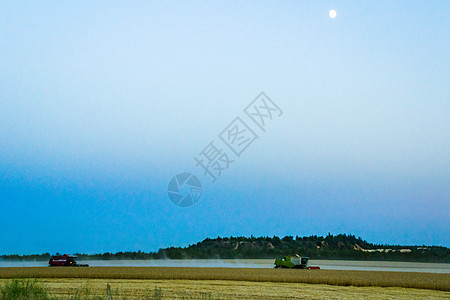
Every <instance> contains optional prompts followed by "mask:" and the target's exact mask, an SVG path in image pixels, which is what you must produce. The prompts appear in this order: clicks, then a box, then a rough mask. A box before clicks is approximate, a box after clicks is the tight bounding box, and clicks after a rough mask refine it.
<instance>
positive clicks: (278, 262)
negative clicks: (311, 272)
mask: <svg viewBox="0 0 450 300" xmlns="http://www.w3.org/2000/svg"><path fill="white" fill-rule="evenodd" d="M308 260H309V258H308V257H301V256H300V255H298V254H294V255H292V256H285V257H283V258H277V259H275V268H289V269H307V268H308Z"/></svg>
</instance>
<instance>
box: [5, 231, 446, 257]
mask: <svg viewBox="0 0 450 300" xmlns="http://www.w3.org/2000/svg"><path fill="white" fill-rule="evenodd" d="M295 253H297V254H300V255H302V256H308V257H310V258H311V259H354V260H395V261H418V262H446V263H450V249H449V248H447V247H440V246H400V245H376V244H372V243H369V242H367V241H365V240H363V239H361V238H359V237H358V238H356V237H355V236H354V235H346V234H339V235H331V234H329V235H327V236H326V237H323V236H316V235H314V236H307V237H298V236H296V237H295V238H294V237H293V236H285V237H283V238H279V237H277V236H273V237H254V236H251V237H226V238H221V237H218V238H215V239H210V238H207V239H205V240H203V241H201V242H199V243H197V244H193V245H190V246H188V247H170V248H165V249H160V250H159V251H158V252H149V253H146V252H141V251H137V252H117V253H108V252H107V253H103V254H76V255H78V257H79V259H80V260H86V259H200V258H201V259H227V258H231V259H234V258H240V259H252V258H275V257H281V256H285V255H289V254H295ZM49 257H50V254H48V253H45V254H42V255H23V256H20V255H3V256H0V259H4V260H47V259H48V258H49Z"/></svg>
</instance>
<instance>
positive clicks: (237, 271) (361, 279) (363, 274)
mask: <svg viewBox="0 0 450 300" xmlns="http://www.w3.org/2000/svg"><path fill="white" fill-rule="evenodd" d="M0 278H3V279H7V278H59V279H63V278H78V279H133V280H140V279H149V280H202V281H203V280H209V281H211V280H216V281H217V280H219V281H246V282H276V283H309V284H327V285H336V286H354V287H402V288H416V289H430V290H440V291H447V292H448V291H450V274H437V273H413V272H384V271H383V272H381V271H342V270H288V269H256V268H255V269H251V268H174V267H87V268H83V267H55V268H51V267H29V268H19V267H18V268H0Z"/></svg>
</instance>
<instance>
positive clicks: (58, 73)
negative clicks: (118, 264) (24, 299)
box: [0, 1, 450, 254]
mask: <svg viewBox="0 0 450 300" xmlns="http://www.w3.org/2000/svg"><path fill="white" fill-rule="evenodd" d="M330 9H335V10H336V11H337V17H336V18H335V19H330V18H329V16H328V12H329V10H330ZM449 17H450V3H449V2H448V1H433V2H429V1H395V2H391V1H364V2H361V1H321V2H318V3H317V2H316V1H308V2H306V1H305V2H303V1H281V2H279V1H278V2H275V1H274V2H270V1H245V2H244V1H240V2H238V1H234V2H233V1H231V2H230V1H217V2H212V1H211V2H196V1H191V2H186V1H172V2H170V4H169V3H165V2H162V1H161V2H148V1H142V2H140V1H135V2H133V3H132V4H125V3H122V2H118V1H117V2H116V1H97V2H96V3H95V4H92V3H90V2H87V1H85V2H84V1H77V2H68V1H66V2H62V3H56V2H51V1H40V2H33V1H29V2H27V1H21V2H13V1H9V2H8V1H3V2H2V3H1V4H0V70H1V72H0V87H1V88H0V226H2V228H3V229H4V230H2V232H1V233H0V241H1V242H0V253H5V254H8V253H23V254H28V253H42V252H69V253H71V252H72V253H73V252H86V253H95V252H105V251H110V252H114V251H125V250H143V251H153V250H157V249H158V248H160V247H168V246H186V245H189V244H191V243H195V242H197V241H200V240H202V239H204V238H206V237H216V236H219V235H220V236H230V235H233V236H236V235H245V236H250V235H251V234H253V235H255V236H258V235H269V236H272V235H279V236H284V235H294V236H295V235H299V236H303V235H311V234H317V235H325V234H327V233H328V232H331V233H333V234H337V233H351V234H355V235H357V236H362V237H363V238H365V239H367V240H369V241H372V242H376V243H394V244H434V245H444V246H450V239H449V235H448V232H449V231H450V222H449V220H450V201H449V200H450V184H449V182H450V118H449V115H450V84H449V82H450V72H449V70H450V51H449V49H450V39H449V36H450V18H449ZM261 91H264V92H265V93H266V94H267V95H268V96H269V97H270V98H271V99H272V100H273V101H274V102H275V103H276V104H277V105H278V106H279V107H280V108H281V109H282V110H283V115H282V116H280V117H279V118H274V120H272V121H271V122H270V124H269V125H268V128H267V130H266V132H262V131H259V132H258V131H257V134H258V135H259V138H258V139H257V140H256V141H255V142H254V143H253V144H252V145H251V146H249V148H248V149H246V151H245V152H244V153H243V154H242V155H241V157H239V158H237V159H236V161H235V162H234V163H233V164H232V165H230V168H229V169H228V170H226V171H224V172H223V174H222V176H221V177H220V178H218V180H217V181H216V182H215V183H211V182H209V179H208V177H205V176H203V174H202V170H201V169H200V168H198V167H196V166H195V161H194V159H193V157H194V156H196V155H197V154H198V153H199V152H200V151H201V150H202V149H203V148H204V147H205V146H206V145H208V143H209V142H211V141H212V140H214V141H217V142H219V139H218V134H219V133H220V132H221V131H222V130H223V129H224V128H225V127H226V126H227V125H228V124H229V123H230V122H231V121H232V120H233V119H234V118H235V117H237V116H240V117H242V118H243V119H244V118H245V114H244V112H243V109H244V108H245V107H246V106H247V105H248V104H249V103H250V102H251V101H252V100H253V99H254V98H255V97H256V96H257V95H258V94H259V93H260V92H261ZM247 121H248V119H247ZM248 122H249V123H248V124H249V125H251V123H250V122H251V121H248ZM253 125H254V124H253ZM257 129H258V128H256V129H255V130H257ZM230 156H231V153H230ZM180 172H189V173H192V174H194V175H196V176H197V177H198V178H199V179H200V180H201V182H202V185H203V193H202V197H201V199H200V201H199V202H198V203H196V204H195V205H194V206H191V207H188V208H179V207H177V206H175V205H174V204H173V203H171V202H170V201H169V199H168V197H167V184H168V182H169V181H170V179H171V178H172V176H174V175H175V174H177V173H180Z"/></svg>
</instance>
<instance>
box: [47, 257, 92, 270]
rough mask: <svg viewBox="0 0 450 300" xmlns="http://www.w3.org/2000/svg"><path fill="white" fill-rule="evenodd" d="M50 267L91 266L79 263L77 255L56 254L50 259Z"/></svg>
mask: <svg viewBox="0 0 450 300" xmlns="http://www.w3.org/2000/svg"><path fill="white" fill-rule="evenodd" d="M48 265H49V266H50V267H89V265H80V264H78V263H77V257H76V256H73V255H69V254H64V255H54V256H52V257H50V260H49V261H48Z"/></svg>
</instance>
